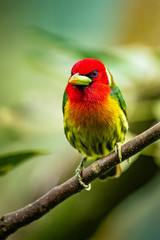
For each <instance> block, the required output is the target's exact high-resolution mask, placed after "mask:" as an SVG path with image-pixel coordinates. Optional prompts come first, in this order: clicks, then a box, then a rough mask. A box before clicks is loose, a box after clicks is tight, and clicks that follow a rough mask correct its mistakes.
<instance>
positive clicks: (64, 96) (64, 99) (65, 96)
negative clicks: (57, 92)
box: [62, 90, 68, 113]
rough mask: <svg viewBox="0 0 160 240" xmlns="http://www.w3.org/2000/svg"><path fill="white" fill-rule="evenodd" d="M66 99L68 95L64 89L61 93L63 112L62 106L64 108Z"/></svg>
mask: <svg viewBox="0 0 160 240" xmlns="http://www.w3.org/2000/svg"><path fill="white" fill-rule="evenodd" d="M67 101H68V97H67V92H66V90H65V91H64V93H63V102H62V110H63V113H64V108H65V105H66V103H67Z"/></svg>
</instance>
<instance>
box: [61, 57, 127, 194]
mask: <svg viewBox="0 0 160 240" xmlns="http://www.w3.org/2000/svg"><path fill="white" fill-rule="evenodd" d="M63 114H64V131H65V135H66V137H67V139H68V141H69V142H70V144H71V145H72V146H73V147H74V148H76V149H77V150H78V151H79V152H80V153H81V154H82V156H83V157H84V158H83V160H82V161H81V163H80V164H79V166H78V168H77V169H76V176H77V178H78V180H79V183H80V184H81V185H82V186H83V187H85V188H86V190H89V189H90V187H91V185H90V184H89V185H86V184H85V183H84V182H83V180H82V176H81V173H82V170H83V165H84V163H85V161H86V160H88V159H93V160H97V159H98V158H101V157H104V156H106V155H107V154H109V153H110V152H111V151H113V150H114V149H116V151H117V154H118V157H119V160H120V161H121V158H122V157H121V151H120V150H121V148H120V145H119V144H120V143H123V142H124V140H125V135H126V132H127V129H128V121H127V115H126V103H125V100H124V98H123V96H122V94H121V92H120V89H119V88H118V87H117V85H116V84H115V83H114V81H113V77H112V75H111V73H110V72H109V70H108V69H107V68H106V67H105V66H104V64H103V63H101V62H100V61H99V60H96V59H93V58H88V59H83V60H81V61H79V62H77V63H76V64H75V65H74V66H73V67H72V70H71V76H70V78H69V81H68V84H67V87H66V89H65V92H64V96H63ZM118 166H119V165H118Z"/></svg>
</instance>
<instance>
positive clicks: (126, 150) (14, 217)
mask: <svg viewBox="0 0 160 240" xmlns="http://www.w3.org/2000/svg"><path fill="white" fill-rule="evenodd" d="M158 139H160V122H159V123H157V124H156V125H154V126H153V127H151V128H149V129H148V130H147V131H145V132H143V133H141V134H140V135H138V136H136V137H135V138H133V139H132V140H130V141H128V142H127V143H125V144H124V145H123V146H122V148H121V151H122V159H123V161H124V160H126V159H128V158H130V157H131V156H133V155H135V154H136V153H138V152H140V151H141V150H142V149H144V148H145V147H147V146H148V145H150V144H151V143H153V142H155V141H156V140H158ZM118 163H119V159H118V157H117V155H116V153H115V152H112V153H110V154H109V155H107V156H106V157H103V158H101V159H99V160H97V161H95V162H94V163H93V164H91V165H90V166H89V167H88V168H86V169H85V170H84V171H83V174H82V177H83V181H84V182H85V183H86V184H88V183H89V182H91V181H93V180H94V179H95V178H97V177H100V176H101V175H103V174H104V173H106V172H107V171H109V170H110V169H111V168H112V167H114V166H115V165H116V164H118ZM82 189H83V187H82V186H81V185H80V184H79V182H78V180H77V178H76V176H74V177H72V178H70V179H69V180H67V181H66V182H64V183H62V184H61V185H59V186H56V187H54V188H52V189H51V190H50V191H49V192H47V193H46V194H45V195H43V196H42V197H40V198H39V199H37V200H36V201H35V202H33V203H31V204H29V205H27V206H25V207H24V208H22V209H19V210H17V211H15V212H12V213H8V214H6V215H5V216H3V217H1V219H0V239H2V240H3V239H6V238H7V236H9V235H10V234H11V233H14V232H15V231H16V230H18V229H19V228H21V227H23V226H25V225H27V224H29V223H31V222H33V221H35V220H37V219H39V218H40V217H42V216H43V215H44V214H46V213H47V212H49V211H50V210H51V209H53V208H54V207H55V206H57V205H58V204H59V203H61V202H62V201H64V200H65V199H67V198H69V197H70V196H72V195H73V194H75V193H77V192H80V191H81V190H82Z"/></svg>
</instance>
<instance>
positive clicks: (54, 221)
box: [0, 0, 160, 240]
mask: <svg viewBox="0 0 160 240" xmlns="http://www.w3.org/2000/svg"><path fill="white" fill-rule="evenodd" d="M159 18H160V3H159V1H158V0H153V1H152V2H151V1H148V0H147V1H144V0H143V1H138V0H136V1H133V0H131V1H126V0H123V1H118V0H117V1H116V0H114V1H105V0H100V1H95V0H94V1H85V0H82V1H80V2H77V1H72V0H69V1H64V0H61V1H59V2H58V1H57V2H56V1H49V0H47V1H45V2H44V1H41V0H40V1H38V0H36V1H34V2H33V1H31V0H29V1H23V2H22V1H20V0H12V1H11V0H7V1H1V3H0V20H1V25H0V41H1V44H0V52H1V56H0V76H1V80H0V154H1V155H2V154H6V155H7V154H9V153H11V152H19V151H22V152H23V151H24V152H26V151H28V149H30V150H31V151H33V152H34V149H40V152H41V151H42V152H43V150H49V151H50V152H51V154H50V155H43V156H41V157H36V158H33V159H32V160H30V161H25V162H24V163H23V164H21V165H19V166H18V167H17V168H15V169H13V170H12V171H10V172H9V173H8V174H7V175H5V176H3V177H1V179H0V189H1V198H0V206H1V207H0V215H3V214H5V213H7V212H10V211H14V210H16V209H19V208H20V207H23V206H24V205H25V204H28V203H29V202H32V201H33V200H35V199H36V198H38V197H40V196H41V195H42V194H44V193H45V192H46V191H48V190H49V189H50V188H51V187H53V186H55V185H58V184H60V183H61V182H63V181H64V180H66V179H67V178H69V177H71V176H72V175H73V174H74V171H75V168H76V166H77V165H78V163H79V160H80V156H79V154H78V153H77V152H76V150H74V149H73V148H72V147H71V146H70V145H69V143H68V142H67V140H66V139H65V136H64V133H63V119H62V106H61V102H62V96H63V91H64V89H65V86H66V84H67V80H68V78H69V75H70V70H71V67H72V66H73V64H74V63H75V62H76V61H78V60H80V59H83V58H86V57H94V58H97V59H99V60H101V61H102V62H103V63H104V64H105V65H106V66H107V67H108V68H109V70H110V71H111V73H112V75H113V76H114V79H115V82H116V83H117V85H118V86H119V87H120V89H121V91H122V93H123V96H124V98H125V99H126V102H127V110H128V118H129V126H130V128H129V132H128V135H127V140H128V139H130V138H132V137H134V136H135V135H137V134H139V133H141V132H142V131H144V130H146V129H147V128H149V127H150V126H152V125H153V124H155V123H156V122H158V121H160V45H159V36H160V28H159ZM159 156H160V144H159V142H156V143H155V144H152V145H151V146H149V147H148V148H146V149H145V150H143V152H141V153H140V154H137V155H136V156H134V157H133V158H132V159H131V163H130V164H128V163H123V164H122V168H123V171H124V173H123V174H122V176H121V177H120V178H119V179H114V180H108V181H106V182H104V183H102V182H100V181H99V180H96V181H95V182H93V184H92V190H91V191H90V192H86V191H83V192H81V193H80V194H77V195H75V196H72V197H71V198H70V199H68V200H66V201H65V202H64V203H62V204H61V205H60V206H58V207H57V208H56V209H54V210H53V211H51V212H50V213H48V214H47V215H46V216H44V217H43V218H42V219H40V220H38V221H37V222H34V223H32V224H31V225H29V226H27V227H25V228H23V229H21V230H19V231H18V232H16V233H15V234H14V235H13V236H10V237H9V239H10V240H12V239H16V240H21V239H23V240H28V239H31V240H32V239H34V240H36V239H38V240H41V239H46V240H51V239H57V240H62V239H76V240H77V239H91V240H92V239H93V240H96V239H98V240H104V239H107V240H110V239H111V240H119V239H130V240H132V239H134V240H147V239H155V240H158V239H159V236H160V230H159V221H160V214H159V209H160V202H159V186H160V177H159V176H160V170H159V166H160V157H159ZM135 160H136V161H135ZM126 170H127V171H126ZM153 233H154V234H153Z"/></svg>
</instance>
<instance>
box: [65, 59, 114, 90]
mask: <svg viewBox="0 0 160 240" xmlns="http://www.w3.org/2000/svg"><path fill="white" fill-rule="evenodd" d="M68 82H69V83H70V84H72V85H73V86H77V87H87V86H91V85H92V86H97V84H98V85H99V84H105V85H108V86H111V85H112V84H113V79H112V75H111V74H110V72H109V70H108V69H107V68H106V67H105V66H104V64H103V63H102V62H100V61H99V60H96V59H93V58H86V59H83V60H80V61H79V62H77V63H76V64H75V65H74V66H73V67H72V70H71V76H70V78H69V81H68Z"/></svg>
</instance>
